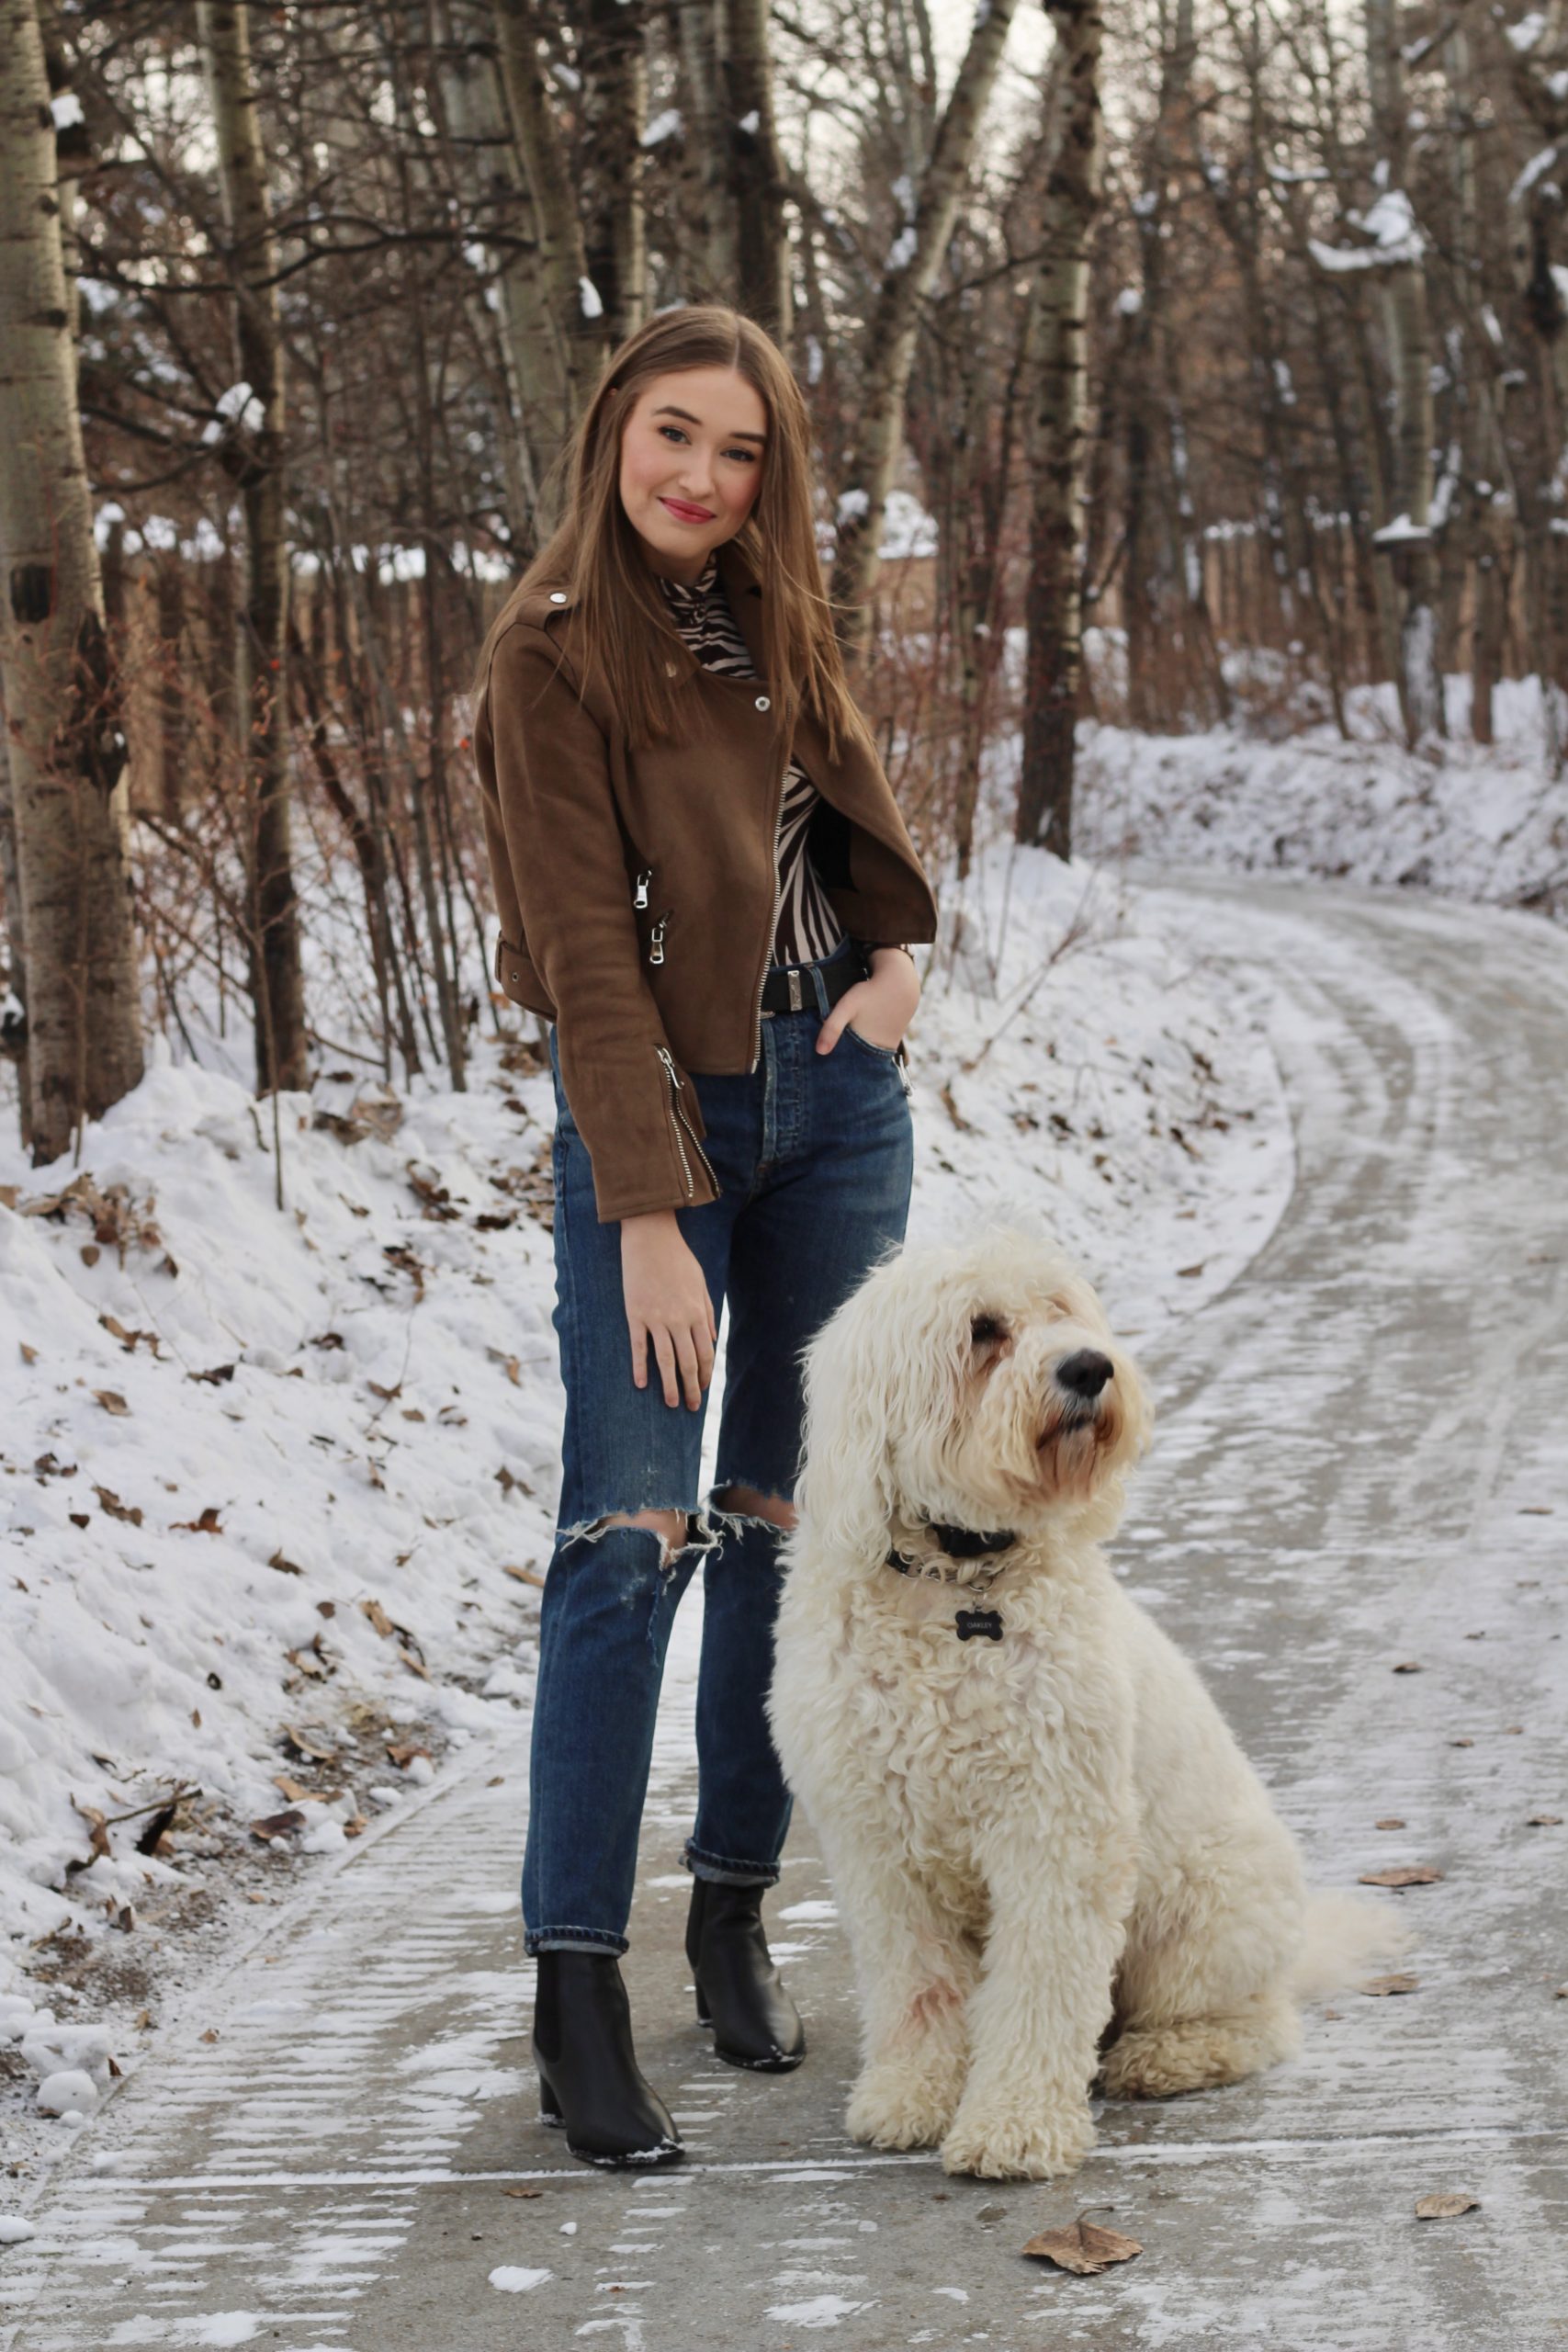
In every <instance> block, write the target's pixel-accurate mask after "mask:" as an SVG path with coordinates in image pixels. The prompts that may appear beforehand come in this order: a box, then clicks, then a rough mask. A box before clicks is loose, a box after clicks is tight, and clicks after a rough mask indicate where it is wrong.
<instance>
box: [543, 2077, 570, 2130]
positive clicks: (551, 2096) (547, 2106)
mask: <svg viewBox="0 0 1568 2352" xmlns="http://www.w3.org/2000/svg"><path fill="white" fill-rule="evenodd" d="M539 2120H540V2122H541V2123H551V2124H561V2123H564V2122H565V2121H566V2118H565V2116H564V2115H563V2114H562V2113H561V2104H560V2101H559V2099H558V2098H557V2097H556V2095H555V2093H554V2091H553V2090H551V2088H550V2086H549V2085H548V2083H547V2082H546V2080H545V2078H544V2076H543V2075H540V2076H539Z"/></svg>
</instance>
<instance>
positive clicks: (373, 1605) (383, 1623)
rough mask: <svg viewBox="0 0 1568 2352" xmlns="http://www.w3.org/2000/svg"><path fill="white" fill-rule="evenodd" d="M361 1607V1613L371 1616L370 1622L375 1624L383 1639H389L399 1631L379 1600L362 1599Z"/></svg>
mask: <svg viewBox="0 0 1568 2352" xmlns="http://www.w3.org/2000/svg"><path fill="white" fill-rule="evenodd" d="M359 1607H360V1611H361V1613H362V1614H363V1615H365V1616H367V1617H368V1618H369V1620H370V1623H372V1624H373V1625H374V1626H375V1628H376V1631H377V1632H378V1634H380V1635H381V1638H382V1640H383V1641H388V1640H389V1639H390V1638H391V1636H392V1634H394V1633H395V1632H396V1631H397V1628H396V1626H395V1625H394V1624H393V1623H392V1621H391V1619H390V1618H389V1616H388V1614H387V1612H386V1611H385V1610H384V1609H383V1608H382V1606H381V1604H380V1602H379V1601H378V1600H362V1601H361V1602H360V1604H359Z"/></svg>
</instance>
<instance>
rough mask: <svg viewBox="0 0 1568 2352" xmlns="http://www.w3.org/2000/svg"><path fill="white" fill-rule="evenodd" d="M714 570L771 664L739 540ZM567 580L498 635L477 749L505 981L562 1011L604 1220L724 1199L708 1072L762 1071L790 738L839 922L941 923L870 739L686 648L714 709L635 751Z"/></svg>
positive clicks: (752, 641)
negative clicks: (697, 729)
mask: <svg viewBox="0 0 1568 2352" xmlns="http://www.w3.org/2000/svg"><path fill="white" fill-rule="evenodd" d="M717 553H718V566H719V577H720V579H721V580H722V581H723V583H724V587H725V590H726V593H727V594H728V598H729V603H730V606H731V609H732V610H733V612H734V614H735V617H736V621H737V623H738V625H739V628H740V632H741V634H742V636H743V637H744V638H745V639H746V641H747V644H748V646H749V647H750V652H751V659H752V662H753V663H754V664H755V665H756V666H757V668H758V669H759V670H761V661H762V636H761V613H762V605H761V598H762V594H763V590H762V587H761V584H760V583H759V582H758V581H757V579H756V577H755V574H754V573H753V571H752V570H751V568H750V564H749V562H748V561H747V560H746V559H745V558H744V557H743V556H742V554H741V553H740V550H739V548H737V546H736V545H735V543H734V542H733V541H729V542H727V543H726V544H725V545H723V546H721V547H720V548H719V549H718V551H717ZM677 659H678V660H679V662H680V663H681V665H682V670H683V672H684V675H683V677H682V691H683V692H684V693H687V694H690V695H694V696H700V697H701V699H702V703H703V705H704V706H705V707H706V709H707V711H708V713H709V714H710V715H711V718H712V720H713V722H714V724H713V726H712V728H711V731H709V732H708V733H706V734H705V735H702V736H701V738H700V741H694V742H693V743H682V741H680V740H678V739H675V738H671V740H669V741H665V742H662V743H659V744H655V745H652V746H650V747H649V748H648V749H646V750H639V751H637V752H636V753H635V754H634V753H633V752H632V751H631V750H630V749H629V748H628V746H627V743H626V736H625V731H624V729H622V728H621V726H620V725H619V723H618V720H617V715H616V713H615V711H614V710H611V709H608V708H606V707H604V705H603V703H602V701H601V702H599V703H597V704H596V703H595V700H594V696H593V689H592V688H591V689H590V691H589V695H588V696H587V698H586V699H580V695H579V679H580V674H581V672H580V667H579V664H580V662H581V646H580V645H579V644H578V643H577V642H576V641H575V638H574V629H573V612H572V606H571V605H570V600H569V599H568V597H567V595H566V594H565V592H564V591H562V590H560V589H553V590H552V589H546V588H539V589H537V590H536V591H534V592H533V593H532V594H530V595H529V597H528V598H527V599H526V600H525V603H524V604H523V605H522V606H521V608H520V610H519V611H518V613H517V615H516V616H515V617H514V618H513V621H512V622H511V623H510V625H509V626H508V627H507V628H506V629H505V630H503V632H502V636H501V637H500V639H498V640H497V643H496V646H495V650H494V653H493V655H492V657H491V666H490V671H489V673H488V676H487V680H486V686H485V691H484V693H483V695H481V697H480V705H479V717H478V721H477V725H476V729H475V735H474V756H475V761H476V763H477V765H478V769H479V784H480V788H481V791H482V793H483V801H484V818H485V839H486V842H487V846H488V848H489V852H490V865H491V880H492V883H493V885H494V890H495V903H496V910H497V912H498V913H499V915H500V918H501V940H500V944H499V945H498V948H497V951H496V966H495V969H496V978H497V979H498V980H499V982H500V984H501V987H502V989H503V990H504V991H505V993H506V994H507V996H509V997H510V998H511V999H512V1001H513V1003H514V1004H521V1005H525V1006H527V1007H528V1008H529V1009H530V1010H531V1011H533V1012H539V1013H542V1014H544V1015H545V1016H546V1017H547V1019H549V1020H553V1021H554V1022H555V1023H556V1024H557V1046H558V1052H559V1055H560V1067H561V1079H562V1083H563V1085H564V1087H565V1090H566V1096H567V1100H568V1102H569V1103H570V1105H571V1114H572V1117H573V1118H574V1120H575V1121H576V1123H577V1125H578V1128H579V1130H580V1132H581V1136H582V1139H583V1141H584V1143H585V1144H586V1145H587V1147H588V1153H589V1158H590V1159H591V1160H592V1167H593V1185H594V1193H595V1199H596V1203H597V1207H598V1213H599V1218H600V1221H601V1223H607V1222H609V1221H610V1220H612V1219H615V1218H620V1217H625V1216H637V1215H639V1214H640V1213H642V1212H643V1211H645V1210H648V1209H659V1208H685V1207H690V1206H692V1205H694V1204H696V1203H698V1202H701V1201H711V1200H713V1199H715V1198H716V1196H717V1193H718V1189H719V1187H718V1184H717V1182H716V1179H715V1176H714V1173H713V1170H712V1168H711V1167H710V1166H709V1164H708V1161H707V1159H706V1157H705V1154H704V1152H703V1151H702V1149H701V1147H700V1143H699V1138H700V1137H701V1136H703V1134H704V1133H705V1126H704V1122H703V1114H702V1106H701V1103H699V1101H698V1099H697V1088H696V1084H695V1082H694V1078H693V1076H692V1073H693V1072H694V1071H695V1072H699V1073H701V1072H705V1071H713V1072H719V1073H728V1072H736V1071H743V1070H752V1069H756V1067H757V1062H758V1059H759V1057H760V1056H761V1018H762V1016H761V1009H760V1003H761V992H762V978H763V975H764V973H765V972H766V970H767V967H768V963H769V958H770V956H771V952H772V947H773V915H774V906H775V899H776V892H777V881H778V876H777V868H776V865H775V862H774V834H775V831H776V829H777V823H778V808H779V797H780V794H781V792H782V790H783V786H784V770H785V768H786V767H787V765H788V763H789V757H790V752H791V751H792V750H793V751H794V752H795V755H796V756H797V757H798V759H799V761H800V763H801V765H802V767H803V768H804V769H805V770H806V772H807V775H809V776H810V778H811V780H812V782H813V783H814V784H815V785H816V786H817V788H818V792H819V793H820V794H821V796H822V798H821V804H820V806H819V807H818V809H816V810H815V812H814V814H813V816H812V819H811V823H810V831H809V833H808V835H807V840H808V844H809V849H810V854H811V858H812V862H813V864H814V865H815V866H816V868H817V871H818V874H819V876H821V879H822V884H823V888H825V890H826V892H827V894H828V897H829V900H830V901H831V903H832V905H833V908H834V910H835V911H836V913H837V914H838V917H839V920H840V922H841V923H842V925H843V927H844V930H845V931H846V932H847V933H850V935H851V936H852V937H854V938H859V939H863V940H868V941H892V940H908V941H918V940H929V939H934V938H935V936H936V905H935V901H934V900H933V899H932V897H931V885H930V884H929V882H928V881H927V880H926V876H925V874H924V872H923V870H922V868H921V866H920V863H919V858H918V857H917V856H916V854H915V851H914V847H913V844H912V843H911V842H910V840H909V836H908V831H907V830H906V828H905V824H904V820H903V818H902V817H901V816H900V815H899V813H898V809H897V803H896V802H895V800H894V797H893V792H892V787H891V786H889V784H888V781H887V778H886V775H885V774H884V772H883V768H882V764H881V762H880V761H879V760H878V759H877V758H876V756H875V754H874V752H869V751H863V750H861V749H860V748H859V747H858V746H856V745H853V744H849V743H842V744H840V758H839V759H838V760H836V761H830V760H829V757H828V746H827V739H826V734H825V731H824V729H822V727H821V725H820V723H819V722H818V720H817V719H816V718H814V717H813V716H812V715H811V714H810V713H809V712H807V713H804V714H803V715H802V717H801V718H800V720H799V722H798V723H797V725H796V728H795V740H794V742H793V744H789V743H786V742H785V741H784V738H783V735H782V733H781V732H780V730H779V728H778V726H777V724H776V722H775V721H774V720H773V718H772V717H771V716H770V713H771V708H772V705H771V702H770V698H769V695H768V690H767V682H766V680H765V679H764V678H762V677H761V676H759V677H756V678H728V677H722V676H719V675H717V674H716V673H715V672H713V671H711V670H708V669H705V667H704V666H703V664H702V663H701V662H698V661H697V659H696V657H695V655H694V654H693V653H692V652H691V651H690V650H689V649H688V648H687V647H685V646H682V647H681V648H680V649H679V652H678V654H677V652H676V651H675V650H673V649H672V650H671V661H675V660H677Z"/></svg>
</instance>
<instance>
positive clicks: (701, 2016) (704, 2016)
mask: <svg viewBox="0 0 1568 2352" xmlns="http://www.w3.org/2000/svg"><path fill="white" fill-rule="evenodd" d="M695 1990H696V1996H697V2023H698V2024H699V2025H712V2023H713V2019H712V2018H711V2017H710V2016H709V2015H708V2005H707V2003H706V2001H705V1999H704V1998H703V1988H702V1986H701V1985H697V1986H696V1988H695Z"/></svg>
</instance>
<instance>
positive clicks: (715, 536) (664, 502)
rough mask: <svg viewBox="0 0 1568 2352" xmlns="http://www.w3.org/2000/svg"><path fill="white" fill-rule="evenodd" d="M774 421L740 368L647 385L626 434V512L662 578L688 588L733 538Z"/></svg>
mask: <svg viewBox="0 0 1568 2352" xmlns="http://www.w3.org/2000/svg"><path fill="white" fill-rule="evenodd" d="M766 435H767V412H766V411H765V409H764V408H763V406H762V397H761V393H760V392H759V391H758V390H757V389H756V387H755V386H754V385H752V384H749V383H748V382H747V380H746V379H745V377H744V376H741V375H739V374H737V372H736V370H735V369H734V368H680V369H678V370H676V371H674V372H672V373H671V374H670V375H666V376H656V377H654V378H653V379H652V381H651V382H649V383H647V384H645V385H644V386H643V388H642V390H641V391H640V393H639V394H638V395H637V401H636V402H635V403H634V405H633V408H632V412H631V414H630V415H629V416H628V417H627V419H626V424H625V426H624V427H623V429H622V433H621V481H620V487H621V503H622V505H623V506H624V507H625V508H626V515H627V517H628V519H629V521H630V522H631V523H632V525H633V526H634V527H635V529H636V530H637V532H638V534H639V535H640V537H641V538H642V541H643V552H644V553H645V555H646V556H647V558H648V560H649V564H650V565H651V567H652V568H653V570H654V571H660V572H662V573H663V574H664V575H665V577H666V578H667V579H670V580H679V581H682V582H685V583H686V584H687V585H688V586H689V585H690V584H691V582H693V581H694V580H695V579H696V578H697V576H698V575H699V573H700V572H701V571H702V569H703V566H704V565H705V563H706V561H707V560H708V557H709V555H710V554H711V553H712V551H713V549H714V548H716V547H717V546H719V545H720V544H721V542H722V541H723V540H725V539H732V538H733V537H735V534H736V532H737V531H739V528H740V526H741V525H742V523H744V522H745V520H746V517H747V515H749V514H750V511H751V507H752V504H753V503H754V502H755V500H756V496H757V490H758V486H759V484H760V483H761V479H762V465H763V454H762V452H763V446H764V442H765V439H766Z"/></svg>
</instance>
